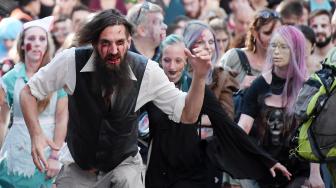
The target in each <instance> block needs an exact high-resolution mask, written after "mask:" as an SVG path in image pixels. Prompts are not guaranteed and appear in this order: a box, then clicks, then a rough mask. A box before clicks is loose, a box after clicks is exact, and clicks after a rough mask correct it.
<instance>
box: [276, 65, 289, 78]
mask: <svg viewBox="0 0 336 188" xmlns="http://www.w3.org/2000/svg"><path fill="white" fill-rule="evenodd" d="M287 70H288V67H283V68H280V67H274V74H276V75H277V76H278V77H280V78H284V79H286V78H287Z"/></svg>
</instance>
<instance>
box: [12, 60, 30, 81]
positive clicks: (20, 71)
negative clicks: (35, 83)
mask: <svg viewBox="0 0 336 188" xmlns="http://www.w3.org/2000/svg"><path fill="white" fill-rule="evenodd" d="M14 70H15V71H16V73H17V74H16V75H17V77H18V78H22V79H23V80H24V82H25V83H27V82H28V76H27V74H26V65H25V64H24V63H22V62H20V63H18V64H16V65H15V66H14Z"/></svg>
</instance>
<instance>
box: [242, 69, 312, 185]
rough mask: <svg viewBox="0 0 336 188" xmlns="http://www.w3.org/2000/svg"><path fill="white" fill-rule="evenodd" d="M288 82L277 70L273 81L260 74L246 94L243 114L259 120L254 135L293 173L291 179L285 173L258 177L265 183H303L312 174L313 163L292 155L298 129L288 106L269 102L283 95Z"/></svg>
mask: <svg viewBox="0 0 336 188" xmlns="http://www.w3.org/2000/svg"><path fill="white" fill-rule="evenodd" d="M285 82H286V80H285V79H281V78H279V77H278V76H276V75H275V74H274V73H272V82H271V84H268V83H267V82H266V80H265V79H264V77H263V76H259V77H258V78H257V79H256V80H255V81H254V82H253V84H252V85H251V87H250V88H249V89H248V91H247V93H246V96H245V97H244V106H243V110H242V114H246V115H249V116H251V117H252V118H254V120H255V122H254V124H253V127H252V130H251V132H250V136H251V137H253V138H254V139H255V140H256V141H257V143H258V144H259V145H260V146H262V148H264V149H265V151H267V152H268V153H269V154H271V156H272V157H274V158H275V159H277V160H279V162H280V163H281V164H283V165H284V166H286V167H287V168H288V170H289V171H290V172H291V173H292V174H293V177H292V181H290V182H288V180H287V179H286V178H285V177H283V176H281V175H278V176H276V178H272V177H270V176H269V177H265V178H263V179H262V180H260V181H258V183H259V185H260V186H261V187H268V186H273V187H285V186H289V185H291V186H294V187H300V185H303V183H304V181H305V179H306V178H308V177H309V164H308V163H307V162H301V161H298V160H296V159H291V158H290V157H289V141H290V140H289V139H290V137H291V134H292V133H293V131H294V130H295V121H294V118H293V116H290V115H288V114H287V113H286V109H285V108H283V107H275V106H271V105H268V104H266V102H265V99H266V98H267V97H270V96H271V95H281V94H282V91H283V88H284V85H285Z"/></svg>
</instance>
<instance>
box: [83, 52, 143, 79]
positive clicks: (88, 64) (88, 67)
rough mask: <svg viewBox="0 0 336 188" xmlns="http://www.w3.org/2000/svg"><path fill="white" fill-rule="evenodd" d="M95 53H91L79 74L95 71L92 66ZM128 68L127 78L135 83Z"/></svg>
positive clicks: (132, 74) (133, 76)
mask: <svg viewBox="0 0 336 188" xmlns="http://www.w3.org/2000/svg"><path fill="white" fill-rule="evenodd" d="M96 55H97V53H95V52H93V53H92V54H91V56H90V58H89V60H88V61H87V62H86V64H85V65H84V67H83V68H82V69H81V71H80V72H93V71H95V65H94V59H95V57H96ZM128 68H129V73H130V75H129V77H130V78H131V80H134V81H136V80H137V78H136V77H135V75H134V73H133V71H132V69H131V67H130V66H129V65H128Z"/></svg>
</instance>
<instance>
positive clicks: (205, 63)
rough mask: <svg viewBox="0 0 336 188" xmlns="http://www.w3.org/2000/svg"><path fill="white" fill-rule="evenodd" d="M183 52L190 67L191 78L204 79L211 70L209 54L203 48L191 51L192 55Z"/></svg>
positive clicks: (188, 52)
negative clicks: (191, 71)
mask: <svg viewBox="0 0 336 188" xmlns="http://www.w3.org/2000/svg"><path fill="white" fill-rule="evenodd" d="M184 52H185V54H186V55H187V57H188V60H189V61H188V62H189V63H190V64H191V66H192V70H193V76H197V77H199V78H205V76H206V75H207V74H208V72H209V70H210V68H211V53H210V52H209V51H208V50H206V49H204V48H203V47H197V48H194V49H192V53H191V52H190V51H189V50H188V49H187V48H185V50H184Z"/></svg>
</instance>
